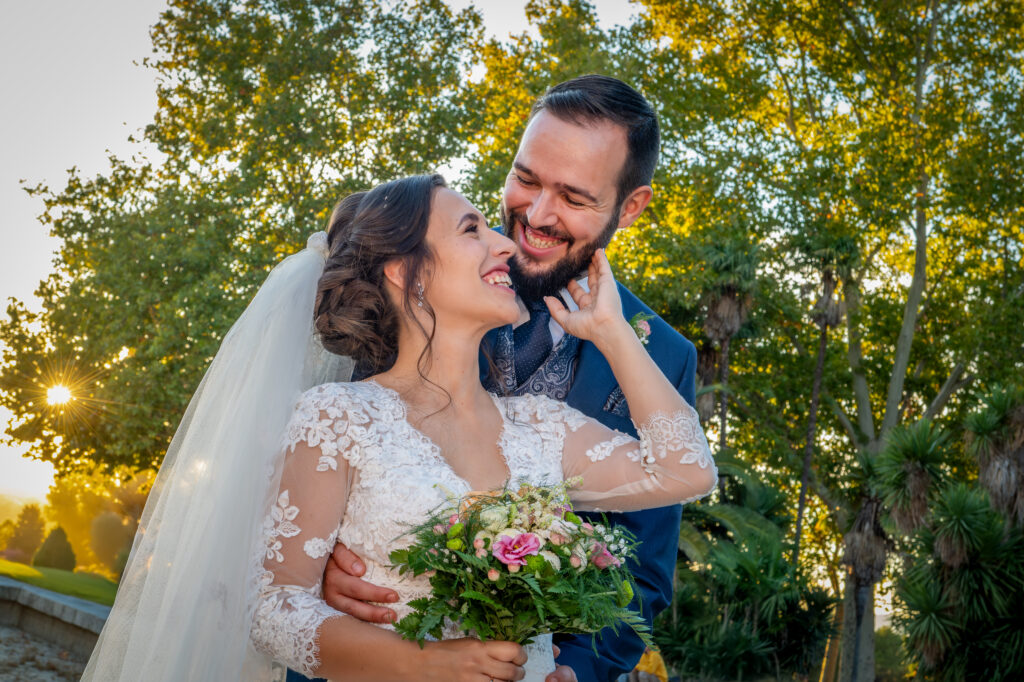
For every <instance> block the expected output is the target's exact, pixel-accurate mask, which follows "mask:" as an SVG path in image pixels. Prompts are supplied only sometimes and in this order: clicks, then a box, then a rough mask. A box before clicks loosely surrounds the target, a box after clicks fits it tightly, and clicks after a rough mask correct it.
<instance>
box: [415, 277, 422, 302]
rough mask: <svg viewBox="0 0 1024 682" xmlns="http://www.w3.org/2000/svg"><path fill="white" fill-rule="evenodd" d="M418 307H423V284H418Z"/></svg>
mask: <svg viewBox="0 0 1024 682" xmlns="http://www.w3.org/2000/svg"><path fill="white" fill-rule="evenodd" d="M416 305H418V306H419V307H420V308H422V307H423V282H416Z"/></svg>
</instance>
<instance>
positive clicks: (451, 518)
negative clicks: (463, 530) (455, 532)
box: [448, 514, 459, 526]
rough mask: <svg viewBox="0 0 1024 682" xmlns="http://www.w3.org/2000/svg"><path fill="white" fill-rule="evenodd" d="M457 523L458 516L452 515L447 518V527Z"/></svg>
mask: <svg viewBox="0 0 1024 682" xmlns="http://www.w3.org/2000/svg"><path fill="white" fill-rule="evenodd" d="M458 522H459V515H458V514H452V515H451V516H449V517H448V525H449V526H454V525H455V524H456V523H458Z"/></svg>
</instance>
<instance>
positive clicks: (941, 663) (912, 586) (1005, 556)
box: [897, 483, 1024, 682]
mask: <svg viewBox="0 0 1024 682" xmlns="http://www.w3.org/2000/svg"><path fill="white" fill-rule="evenodd" d="M987 498H988V496H987V495H986V494H985V492H984V491H983V490H981V489H979V488H976V487H973V486H968V485H966V484H964V483H958V484H955V485H952V486H950V487H948V488H946V489H945V490H943V491H942V492H941V493H940V494H939V495H938V496H937V498H936V499H935V502H934V504H933V509H932V513H931V516H930V518H929V520H928V522H927V524H926V525H925V527H924V528H923V530H922V532H921V533H920V534H919V535H918V536H917V544H918V553H917V558H916V561H915V562H914V564H913V565H912V566H911V568H910V569H909V570H908V571H907V572H906V573H905V575H904V577H903V578H902V579H901V580H900V583H899V586H898V592H897V593H898V596H899V598H900V599H901V600H902V602H903V604H904V607H905V608H904V609H901V610H899V611H898V612H897V613H898V615H899V618H898V620H899V621H901V622H900V624H901V625H902V626H903V629H904V630H905V631H906V633H907V637H908V639H907V645H908V651H910V653H911V655H912V656H913V657H914V658H916V659H917V660H918V661H919V663H920V668H919V670H920V672H921V673H922V674H924V675H926V676H927V677H928V679H937V680H942V681H943V682H946V681H948V682H954V681H959V680H1019V679H1022V678H1024V613H1022V610H1021V608H1020V603H1021V600H1022V599H1024V563H1022V562H1021V561H1020V556H1021V554H1022V553H1024V534H1022V533H1021V530H1020V528H1017V527H1014V526H1008V525H1007V523H1006V517H1004V516H1003V515H1002V514H1000V513H999V512H998V511H997V510H996V509H994V508H993V507H992V505H991V504H990V502H989V500H988V499H987Z"/></svg>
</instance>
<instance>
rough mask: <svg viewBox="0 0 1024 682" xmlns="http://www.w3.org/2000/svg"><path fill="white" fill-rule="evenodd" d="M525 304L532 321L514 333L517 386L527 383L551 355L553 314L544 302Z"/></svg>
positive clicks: (525, 302) (516, 329) (519, 327)
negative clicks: (549, 324) (551, 322)
mask: <svg viewBox="0 0 1024 682" xmlns="http://www.w3.org/2000/svg"><path fill="white" fill-rule="evenodd" d="M523 303H524V304H525V305H526V307H527V309H528V310H529V311H530V319H529V320H527V321H526V322H524V323H523V324H521V325H519V326H518V327H516V328H515V329H514V330H513V332H512V340H513V344H514V347H515V363H516V385H517V386H522V385H523V384H524V383H526V380H527V379H529V378H530V377H531V376H532V375H533V373H534V372H536V371H537V368H538V367H540V366H541V363H543V362H544V358H546V357H547V356H548V354H549V353H551V330H550V329H549V328H548V322H549V321H550V320H551V313H549V312H548V306H547V304H545V303H544V301H527V300H525V299H524V300H523Z"/></svg>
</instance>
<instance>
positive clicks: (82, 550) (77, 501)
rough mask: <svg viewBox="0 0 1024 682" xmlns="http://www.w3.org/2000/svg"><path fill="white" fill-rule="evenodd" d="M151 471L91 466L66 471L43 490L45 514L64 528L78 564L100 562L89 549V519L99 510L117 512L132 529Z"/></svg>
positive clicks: (137, 519) (140, 510) (91, 520)
mask: <svg viewBox="0 0 1024 682" xmlns="http://www.w3.org/2000/svg"><path fill="white" fill-rule="evenodd" d="M154 473H155V472H153V471H152V470H147V471H142V472H135V471H132V470H131V469H129V468H128V467H117V468H115V469H114V470H113V471H112V472H110V473H105V472H104V471H103V470H102V469H100V468H94V470H92V471H86V470H82V471H77V472H73V473H66V474H65V475H63V476H61V477H59V478H57V479H56V480H55V481H54V482H53V485H51V486H50V490H49V492H48V493H47V494H46V509H45V513H46V518H47V519H48V520H49V521H50V523H53V524H55V525H58V526H60V527H61V528H63V529H64V531H65V533H66V535H67V538H68V541H69V542H70V543H71V546H72V548H73V549H74V552H75V556H76V557H78V564H79V566H82V567H90V568H92V567H96V565H97V564H102V562H101V561H100V560H99V559H98V558H97V557H96V555H95V554H94V553H93V550H92V523H93V519H95V518H96V517H97V516H98V515H100V514H101V513H103V512H111V513H113V514H115V515H117V516H118V517H119V518H121V519H122V521H123V523H125V524H126V525H127V526H128V527H129V528H130V529H131V531H132V532H134V531H135V529H136V528H137V527H138V524H139V519H140V518H141V517H142V510H143V507H144V506H145V503H146V496H147V494H148V493H149V490H150V488H151V487H152V485H153V480H154ZM95 570H103V569H100V568H98V567H96V568H95Z"/></svg>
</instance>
